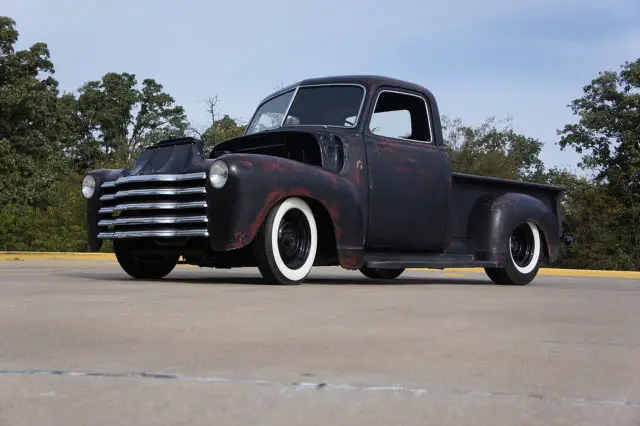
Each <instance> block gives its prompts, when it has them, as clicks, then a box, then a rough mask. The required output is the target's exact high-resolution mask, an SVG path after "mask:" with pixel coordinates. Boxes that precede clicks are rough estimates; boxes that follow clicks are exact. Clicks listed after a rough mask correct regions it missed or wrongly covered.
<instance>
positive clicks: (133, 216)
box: [98, 172, 209, 239]
mask: <svg viewBox="0 0 640 426" xmlns="http://www.w3.org/2000/svg"><path fill="white" fill-rule="evenodd" d="M206 178H207V174H206V173H204V172H202V173H187V174H176V175H174V174H159V175H143V176H127V177H122V178H118V179H116V180H114V181H109V182H104V183H103V184H102V185H101V190H102V194H101V197H100V204H101V205H100V209H99V216H100V218H99V220H98V228H99V231H98V238H100V239H121V238H172V237H208V236H209V232H208V231H207V223H208V216H207V211H208V205H207V198H206V194H207V190H206V188H205V179H206Z"/></svg>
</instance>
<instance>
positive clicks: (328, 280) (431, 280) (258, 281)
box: [162, 275, 495, 287]
mask: <svg viewBox="0 0 640 426" xmlns="http://www.w3.org/2000/svg"><path fill="white" fill-rule="evenodd" d="M162 281H164V282H172V283H176V284H210V285H215V284H238V285H260V286H266V285H269V284H266V283H265V282H264V281H263V280H262V278H261V277H259V276H257V277H248V276H242V277H237V276H229V275H226V276H219V277H215V276H211V277H197V278H196V277H188V278H187V277H185V278H180V277H171V276H168V277H166V278H164V279H163V280H162ZM301 285H302V286H305V285H307V286H308V285H322V286H351V285H360V286H409V285H412V286H415V285H423V286H426V285H490V286H493V285H495V284H493V283H492V282H491V281H490V280H489V279H486V280H482V279H472V278H466V279H465V278H448V277H442V278H439V277H438V278H436V277H428V278H427V277H425V278H419V277H407V278H396V279H394V280H373V279H369V278H345V277H312V278H309V279H307V280H305V281H304V282H303V283H302V284H301ZM275 286H278V285H277V284H276V285H275ZM280 287H287V286H280ZM293 287H297V286H293Z"/></svg>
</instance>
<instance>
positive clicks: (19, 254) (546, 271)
mask: <svg viewBox="0 0 640 426" xmlns="http://www.w3.org/2000/svg"><path fill="white" fill-rule="evenodd" d="M23 259H41V260H47V259H50V260H54V259H75V260H88V259H97V260H100V259H101V260H115V259H116V257H115V255H114V254H113V253H76V252H44V251H43V252H33V251H29V252H24V251H0V260H23ZM408 270H409V271H435V272H438V271H447V272H482V273H484V269H483V268H447V269H444V270H440V269H429V268H409V269H408ZM538 275H547V276H556V277H591V278H632V279H639V280H640V271H603V270H594V269H556V268H540V271H539V272H538Z"/></svg>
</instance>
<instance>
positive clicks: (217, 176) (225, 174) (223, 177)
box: [209, 160, 229, 189]
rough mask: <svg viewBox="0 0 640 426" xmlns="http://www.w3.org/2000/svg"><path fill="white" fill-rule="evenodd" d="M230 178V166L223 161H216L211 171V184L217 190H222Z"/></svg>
mask: <svg viewBox="0 0 640 426" xmlns="http://www.w3.org/2000/svg"><path fill="white" fill-rule="evenodd" d="M228 178H229V166H227V163H225V162H224V161H223V160H216V161H214V162H213V164H212V165H211V169H210V170H209V182H211V186H213V187H214V188H216V189H220V188H222V187H223V186H224V185H225V184H226V183H227V179H228Z"/></svg>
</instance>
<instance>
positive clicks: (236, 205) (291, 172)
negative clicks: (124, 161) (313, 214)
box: [87, 76, 562, 269]
mask: <svg viewBox="0 0 640 426" xmlns="http://www.w3.org/2000/svg"><path fill="white" fill-rule="evenodd" d="M331 83H356V84H361V85H363V86H364V87H365V89H366V97H365V101H364V103H363V107H362V111H361V115H360V118H359V120H358V122H357V124H356V126H355V127H354V128H351V129H346V128H331V127H324V126H298V127H295V126H291V127H285V128H279V129H273V130H269V131H265V132H261V133H257V134H253V135H245V136H241V137H238V138H234V139H231V140H228V141H225V142H223V143H221V144H219V145H218V146H217V147H216V149H215V150H214V151H213V152H212V153H211V154H210V155H209V156H205V155H204V153H203V152H202V148H201V144H200V143H199V142H197V141H194V140H187V139H182V140H178V141H169V142H166V143H161V144H158V146H156V147H154V148H152V149H148V150H146V151H144V152H143V154H142V155H141V156H140V158H138V160H137V161H136V163H135V164H134V166H133V167H132V168H131V169H129V170H98V171H95V172H92V174H93V175H94V176H95V177H96V180H97V181H98V190H97V191H96V195H94V197H93V198H92V199H91V200H90V201H89V203H88V213H87V223H88V231H89V248H90V249H91V250H97V249H99V246H100V242H99V241H98V240H97V238H96V233H97V211H98V209H99V202H98V198H99V197H100V191H99V185H100V183H101V182H103V181H105V180H114V179H115V178H117V177H118V176H121V175H122V176H127V175H135V174H153V173H172V174H175V173H193V172H201V171H206V172H208V170H209V167H210V165H211V163H212V162H213V161H214V158H221V159H224V160H225V161H226V162H227V163H228V165H229V169H230V176H229V180H228V183H227V185H225V187H223V188H222V189H219V190H216V189H213V188H212V187H211V186H210V183H209V181H208V179H207V180H206V188H207V192H208V194H207V202H208V205H209V208H208V215H209V222H208V225H207V226H208V230H209V234H210V237H209V240H208V242H205V243H204V245H203V246H202V250H201V251H202V254H201V256H200V258H198V256H194V255H193V253H191V254H190V259H192V260H191V262H192V263H197V264H203V265H208V266H216V265H217V262H216V259H217V258H218V257H219V258H220V259H224V260H219V262H218V263H221V262H222V263H223V264H224V265H233V266H241V265H249V264H251V260H248V258H247V257H246V253H247V250H246V249H247V248H248V247H249V246H250V244H251V242H252V241H253V239H254V238H255V236H256V235H257V233H258V231H259V229H260V227H261V225H262V222H263V220H264V218H265V217H266V215H267V213H268V212H269V210H270V209H271V208H272V207H273V206H274V205H275V204H276V203H278V202H279V201H280V200H282V199H284V198H286V197H290V196H299V197H303V198H307V199H311V200H315V201H316V202H317V203H318V204H319V205H320V206H322V208H323V209H325V210H326V212H327V213H328V215H329V216H330V218H331V222H332V225H333V226H332V228H333V229H322V230H320V232H333V233H334V237H335V241H336V244H337V259H336V260H335V262H336V263H337V264H339V265H341V266H342V267H344V268H348V269H356V268H359V267H361V266H362V265H364V264H365V263H368V262H370V263H371V262H373V263H375V262H377V264H380V265H383V264H388V265H391V264H394V265H396V266H398V265H405V266H408V265H412V266H419V265H421V264H422V265H427V264H430V265H436V267H445V266H456V265H465V266H469V265H478V266H480V265H485V264H486V265H494V264H496V262H497V263H501V262H502V261H503V259H504V257H505V255H506V254H508V252H506V251H505V248H506V246H507V245H506V241H507V239H508V236H509V234H510V233H511V231H512V230H513V228H515V226H516V225H517V224H518V223H520V222H521V221H523V220H533V221H534V222H536V223H537V224H538V225H539V226H540V228H541V229H542V231H543V234H544V239H545V242H546V247H547V249H548V259H547V260H548V261H549V262H553V261H555V260H556V259H557V257H558V253H559V245H560V232H561V231H560V229H559V223H560V221H559V219H558V203H559V197H560V194H561V192H562V189H561V188H556V187H551V186H547V185H532V184H525V183H521V182H514V181H505V180H500V179H490V178H482V177H473V176H466V175H461V174H455V173H451V165H450V162H449V158H448V156H447V154H446V151H445V150H444V142H443V137H442V129H441V123H440V117H439V111H438V105H437V102H436V100H435V98H434V96H433V95H432V93H431V92H430V91H428V90H427V89H425V88H423V87H420V86H417V85H414V84H411V83H407V82H403V81H400V80H395V79H390V78H385V77H378V76H341V77H327V78H318V79H309V80H305V81H302V82H300V83H299V84H300V85H307V84H309V85H311V84H331ZM290 88H291V87H287V88H283V89H281V90H280V91H278V92H277V93H281V92H284V91H287V90H289V89H290ZM383 88H392V89H400V90H403V91H410V92H411V93H414V94H418V95H420V96H422V97H423V98H424V99H425V101H426V102H427V104H428V107H429V111H430V114H431V117H430V118H431V122H432V131H433V140H432V141H431V142H432V143H431V144H426V143H421V142H412V141H407V140H398V139H389V138H383V137H379V136H376V135H373V134H372V133H371V132H369V131H368V124H369V119H370V117H371V114H372V112H373V108H374V103H375V99H376V95H377V93H378V92H379V91H380V90H381V89H383ZM277 93H274V94H273V95H272V96H275V95H276V94H277ZM270 97H271V96H269V98H270ZM190 247H191V248H193V247H194V246H190ZM403 252H404V254H402V253H403ZM407 252H412V253H407ZM234 253H242V255H240V254H238V257H237V258H236V259H235V260H234V259H232V258H233V256H234ZM403 256H404V257H403ZM407 256H410V257H407ZM367 259H369V261H367ZM393 259H395V260H393ZM385 262H386V263H385Z"/></svg>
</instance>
